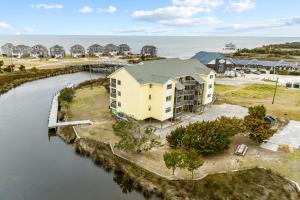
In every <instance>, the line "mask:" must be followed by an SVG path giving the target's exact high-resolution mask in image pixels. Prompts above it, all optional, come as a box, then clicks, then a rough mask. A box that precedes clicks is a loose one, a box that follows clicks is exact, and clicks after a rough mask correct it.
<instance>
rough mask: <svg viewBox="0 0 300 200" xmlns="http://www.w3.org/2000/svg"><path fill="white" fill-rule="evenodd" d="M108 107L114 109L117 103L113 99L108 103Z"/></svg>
mask: <svg viewBox="0 0 300 200" xmlns="http://www.w3.org/2000/svg"><path fill="white" fill-rule="evenodd" d="M110 108H114V109H116V108H117V103H116V102H115V101H114V102H112V103H111V104H110Z"/></svg>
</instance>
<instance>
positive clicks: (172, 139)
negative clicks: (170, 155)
mask: <svg viewBox="0 0 300 200" xmlns="http://www.w3.org/2000/svg"><path fill="white" fill-rule="evenodd" d="M184 133H185V128H184V127H183V126H180V127H177V128H176V129H175V130H173V131H171V134H169V135H167V141H168V143H169V144H170V146H171V147H174V148H175V147H181V146H182V138H183V136H184Z"/></svg>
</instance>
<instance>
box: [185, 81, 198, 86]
mask: <svg viewBox="0 0 300 200" xmlns="http://www.w3.org/2000/svg"><path fill="white" fill-rule="evenodd" d="M196 83H197V82H196V81H195V80H184V81H182V84H183V85H184V86H186V85H196Z"/></svg>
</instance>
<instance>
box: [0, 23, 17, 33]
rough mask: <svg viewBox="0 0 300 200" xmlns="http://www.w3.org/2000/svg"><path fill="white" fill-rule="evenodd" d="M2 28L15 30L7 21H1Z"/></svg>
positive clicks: (0, 27)
mask: <svg viewBox="0 0 300 200" xmlns="http://www.w3.org/2000/svg"><path fill="white" fill-rule="evenodd" d="M0 29H4V30H9V31H12V30H14V28H13V27H12V26H11V25H10V24H8V23H6V22H0Z"/></svg>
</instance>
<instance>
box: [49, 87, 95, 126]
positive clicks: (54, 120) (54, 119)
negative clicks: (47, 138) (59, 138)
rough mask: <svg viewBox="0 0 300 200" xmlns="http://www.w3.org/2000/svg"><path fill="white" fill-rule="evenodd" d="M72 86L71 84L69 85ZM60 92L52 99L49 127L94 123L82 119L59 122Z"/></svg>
mask: <svg viewBox="0 0 300 200" xmlns="http://www.w3.org/2000/svg"><path fill="white" fill-rule="evenodd" d="M69 87H70V86H69ZM59 95H60V93H59V92H57V93H56V94H55V95H54V96H53V99H52V105H51V110H50V114H49V119H48V129H57V128H59V127H63V126H82V125H92V124H93V122H92V121H90V120H82V121H69V122H58V97H59Z"/></svg>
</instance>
